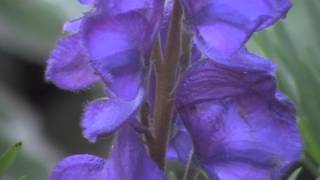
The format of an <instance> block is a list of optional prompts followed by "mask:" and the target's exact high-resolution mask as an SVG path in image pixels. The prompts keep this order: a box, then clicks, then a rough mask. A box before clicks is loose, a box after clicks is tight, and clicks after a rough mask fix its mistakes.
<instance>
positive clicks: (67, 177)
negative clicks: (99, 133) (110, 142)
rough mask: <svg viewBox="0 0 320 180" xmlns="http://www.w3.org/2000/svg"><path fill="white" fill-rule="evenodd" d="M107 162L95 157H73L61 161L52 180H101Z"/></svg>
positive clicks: (52, 175)
mask: <svg viewBox="0 0 320 180" xmlns="http://www.w3.org/2000/svg"><path fill="white" fill-rule="evenodd" d="M104 164H105V161H104V160H103V159H101V158H99V157H97V156H93V155H73V156H70V157H67V158H66V159H64V160H63V161H61V162H60V163H59V164H58V165H57V166H56V167H55V169H54V170H53V172H52V174H51V176H50V178H49V179H50V180H75V179H77V180H89V179H90V180H101V171H102V170H103V167H104Z"/></svg>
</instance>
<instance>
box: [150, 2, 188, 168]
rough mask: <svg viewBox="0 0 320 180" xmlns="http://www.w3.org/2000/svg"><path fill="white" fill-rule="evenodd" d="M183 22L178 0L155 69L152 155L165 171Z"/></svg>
mask: <svg viewBox="0 0 320 180" xmlns="http://www.w3.org/2000/svg"><path fill="white" fill-rule="evenodd" d="M181 20H182V9H181V5H180V2H179V1H178V0H175V2H174V7H173V12H172V18H171V22H170V26H169V31H168V39H167V44H166V46H165V48H166V50H165V55H164V60H163V61H162V62H161V63H160V65H159V66H156V67H155V68H156V79H157V81H156V82H157V84H156V99H155V110H154V146H153V148H152V149H151V153H150V154H151V157H152V158H153V160H154V161H155V162H156V163H157V164H158V166H159V167H160V168H161V169H165V154H166V149H167V144H168V138H169V132H170V124H171V120H172V112H173V107H174V106H173V103H174V95H175V93H174V92H173V90H174V86H175V80H176V74H177V65H178V62H179V58H180V51H181Z"/></svg>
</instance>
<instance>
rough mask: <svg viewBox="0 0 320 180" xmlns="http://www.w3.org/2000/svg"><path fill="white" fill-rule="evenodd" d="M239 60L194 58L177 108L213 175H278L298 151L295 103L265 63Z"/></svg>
mask: <svg viewBox="0 0 320 180" xmlns="http://www.w3.org/2000/svg"><path fill="white" fill-rule="evenodd" d="M249 57H250V56H249ZM255 60H257V59H255ZM237 62H239V61H234V63H233V65H231V64H232V63H226V64H220V63H219V62H217V61H213V60H206V61H202V62H199V63H196V64H194V65H193V66H192V67H191V68H190V69H189V70H188V72H187V73H186V74H185V77H184V79H183V81H182V83H181V86H180V88H179V89H178V94H177V99H178V108H179V114H180V116H181V119H182V120H183V121H184V124H185V125H186V128H187V129H188V131H189V133H190V135H191V137H192V141H193V146H194V151H195V155H196V158H197V159H198V160H199V162H201V164H202V166H203V168H204V169H205V170H206V171H207V173H208V175H209V176H210V178H211V179H231V180H233V179H234V180H236V179H280V178H281V176H283V175H284V173H285V172H286V171H287V170H288V168H289V167H290V166H292V164H293V163H295V162H297V161H298V160H299V159H300V155H301V152H302V143H301V138H300V135H299V130H298V128H297V124H296V119H295V111H294V108H293V105H292V104H291V102H290V101H289V100H288V99H287V98H286V97H285V96H283V95H282V94H281V93H280V92H278V91H276V85H275V80H274V77H273V73H270V72H269V71H268V69H269V68H266V69H265V70H261V69H260V70H259V69H256V68H255V66H252V69H250V66H247V67H246V66H243V64H242V63H241V62H240V64H237ZM254 62H255V61H254ZM191 75H192V76H191ZM182 87H183V88H182ZM194 87H197V88H199V89H201V91H197V90H196V89H195V88H194ZM187 92H188V93H189V96H190V97H189V98H188V97H186V96H185V95H186V93H187ZM184 98H188V99H187V100H184ZM270 139H272V140H270Z"/></svg>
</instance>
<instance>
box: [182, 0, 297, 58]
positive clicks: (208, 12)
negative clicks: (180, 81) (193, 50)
mask: <svg viewBox="0 0 320 180" xmlns="http://www.w3.org/2000/svg"><path fill="white" fill-rule="evenodd" d="M182 2H183V5H184V11H185V14H186V17H187V23H188V24H189V25H190V26H191V29H192V30H193V32H194V35H195V43H196V44H197V46H198V47H199V48H200V49H201V51H202V52H203V53H204V54H206V55H207V56H209V57H210V58H216V57H219V58H222V57H228V56H230V55H232V54H234V53H235V52H236V51H237V50H238V49H240V48H241V47H243V46H244V44H245V43H246V42H247V40H248V39H249V38H250V37H251V35H252V33H254V32H256V31H259V30H262V29H264V28H266V27H268V26H270V25H272V24H273V23H274V22H276V21H277V20H279V19H280V18H283V17H284V16H285V15H286V13H287V12H288V10H289V9H290V7H291V3H290V0H239V1H234V0H182Z"/></svg>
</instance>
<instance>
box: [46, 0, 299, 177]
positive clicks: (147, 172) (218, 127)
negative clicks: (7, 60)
mask: <svg viewBox="0 0 320 180" xmlns="http://www.w3.org/2000/svg"><path fill="white" fill-rule="evenodd" d="M79 1H80V3H82V4H84V5H88V6H90V7H92V10H91V11H89V12H88V13H86V14H85V15H84V16H83V17H81V18H78V19H76V20H73V21H70V22H67V23H65V25H64V31H67V32H69V35H67V36H66V37H63V38H62V39H61V40H60V41H59V42H58V43H57V47H56V49H55V50H53V52H52V53H51V56H50V59H49V62H48V66H47V70H46V79H47V80H49V81H52V82H53V83H54V84H55V85H56V86H58V87H60V88H62V89H65V90H71V91H79V90H82V89H85V88H88V87H89V86H90V85H92V84H94V83H96V82H98V81H100V82H103V83H104V85H105V88H106V94H108V96H109V97H108V98H101V99H98V100H95V101H93V102H91V103H89V104H88V105H87V106H86V108H85V112H84V115H83V118H82V121H81V127H82V128H83V136H84V137H85V138H87V139H88V140H89V141H90V142H96V141H97V139H99V138H102V137H105V136H108V135H110V134H113V133H117V137H116V138H115V139H114V141H113V148H112V150H111V153H110V155H109V158H108V159H107V160H105V159H102V158H99V157H96V156H93V155H74V156H70V157H68V158H66V159H65V160H63V161H61V162H60V163H59V164H58V165H57V167H56V168H55V170H54V171H53V173H52V176H51V180H60V179H61V180H65V179H66V180H73V179H80V180H81V179H83V180H85V179H93V180H95V179H96V180H98V179H115V180H118V179H119V180H135V179H139V180H149V179H155V180H162V179H166V178H165V175H164V173H163V172H162V171H161V170H160V169H159V168H158V166H157V165H156V164H155V162H153V161H152V160H151V159H150V158H149V156H148V151H147V149H145V146H144V144H143V142H142V138H141V137H140V135H138V134H137V132H135V130H134V128H133V127H132V126H131V125H136V124H139V122H137V121H136V116H137V114H138V113H137V112H138V110H139V108H140V105H141V103H142V102H143V101H145V103H146V107H149V108H146V109H148V111H149V112H146V113H144V116H145V117H142V118H140V119H143V120H146V121H148V119H149V120H150V119H152V118H154V117H152V116H153V115H154V114H156V113H155V112H157V113H158V114H160V113H159V112H164V114H165V113H166V112H168V114H166V115H168V116H165V117H166V118H161V117H159V118H158V117H157V118H154V119H155V121H156V123H153V122H152V121H150V122H147V123H145V122H144V124H143V125H142V124H139V128H140V130H141V129H142V130H143V132H142V133H146V134H145V139H146V141H147V144H148V147H149V149H148V150H149V151H150V154H152V157H153V158H154V159H158V161H159V162H158V164H159V165H160V166H162V164H164V163H162V162H160V161H162V160H163V157H154V156H157V155H158V154H160V156H163V155H162V154H163V153H162V152H164V151H165V148H163V149H161V148H159V147H161V146H158V145H159V144H161V143H162V142H167V141H166V139H161V136H159V133H154V134H155V136H156V137H153V135H154V134H152V132H151V133H150V132H146V131H149V129H151V130H154V132H162V131H166V130H168V129H169V127H168V129H166V125H167V124H169V123H162V122H164V121H161V120H162V119H165V120H168V119H169V118H168V117H170V112H174V116H173V118H172V119H175V131H174V133H173V137H172V139H171V141H170V145H169V147H168V149H167V156H168V158H171V159H175V160H179V161H181V162H183V163H187V161H188V158H189V156H190V153H191V152H193V153H194V155H193V156H192V157H194V158H192V160H193V163H194V164H193V167H196V169H198V167H200V168H202V169H204V170H205V171H206V172H207V174H208V175H209V177H210V179H213V180H216V179H217V180H218V179H223V180H225V179H226V180H233V179H234V180H238V179H257V180H260V179H280V178H281V177H282V176H283V175H284V173H285V172H286V171H287V170H288V169H289V168H290V167H291V166H292V164H293V163H295V162H296V161H298V160H299V158H300V155H301V151H302V145H301V140H300V136H299V132H298V128H297V125H296V121H295V111H294V108H293V106H292V104H291V102H290V101H289V100H288V99H287V98H286V97H285V96H284V95H282V93H281V92H280V91H278V90H277V87H276V82H275V78H274V72H275V67H274V65H273V64H272V63H271V62H269V61H267V60H264V59H262V58H261V57H258V56H256V55H254V54H251V53H249V52H248V51H247V50H246V49H245V43H246V42H247V41H248V39H249V38H250V37H251V35H252V34H253V33H254V32H257V31H259V30H262V29H264V28H266V27H268V26H270V25H272V24H273V23H275V22H276V21H277V20H279V19H280V18H283V17H284V16H285V15H286V13H287V11H288V10H289V9H290V7H291V3H290V0H241V1H231V0H181V2H182V5H183V11H184V15H185V21H184V22H185V23H186V24H185V25H187V26H188V27H187V28H184V29H183V30H185V31H187V30H188V31H189V30H190V32H191V33H193V37H194V38H193V41H191V43H193V44H192V45H193V48H192V50H190V51H192V54H191V58H192V59H191V60H190V62H192V65H190V66H189V67H185V66H188V65H187V63H185V62H189V60H185V59H183V58H184V57H181V59H182V60H181V61H183V60H185V61H184V63H185V64H183V65H184V67H183V68H179V67H175V63H176V62H175V61H172V62H174V63H173V65H172V66H170V65H171V61H170V63H169V61H168V59H169V60H170V59H171V60H172V58H171V56H172V57H178V55H179V53H180V54H182V53H184V54H185V55H186V54H187V53H188V52H171V50H172V49H177V50H179V49H188V48H186V47H187V46H186V47H184V48H181V47H179V46H181V45H180V44H179V43H177V42H178V41H175V42H171V41H172V39H170V37H171V38H173V39H175V38H176V37H178V36H174V35H179V36H180V35H181V33H177V34H175V33H174V30H173V29H170V28H171V27H179V25H180V24H178V23H180V19H181V18H180V17H181V16H180V15H181V8H180V7H179V4H176V3H178V2H179V1H178V0H176V1H173V0H166V1H164V0H79ZM172 11H175V12H172ZM172 17H173V19H174V20H173V21H170V19H171V18H172ZM171 23H172V24H171ZM177 29H179V28H177ZM168 32H169V33H170V36H168ZM190 32H187V33H190ZM171 33H172V34H171ZM157 37H160V39H159V41H160V45H161V49H160V50H159V51H160V52H158V51H156V53H155V54H157V53H158V56H161V58H158V59H156V60H155V61H154V62H155V63H154V66H152V65H150V62H149V61H150V56H151V51H152V48H153V47H154V42H155V41H156V40H157V39H156V38H157ZM174 37H175V38H174ZM170 40H171V41H170ZM185 42H188V41H185ZM170 43H172V44H170ZM166 45H172V46H169V47H174V48H172V49H168V47H166ZM169 52H170V53H169ZM161 53H162V54H161ZM159 54H160V55H159ZM172 54H174V55H172ZM187 55H189V54H187ZM186 57H189V56H186ZM174 59H179V58H173V60H174ZM161 60H164V61H161ZM152 62H153V61H152ZM177 64H179V63H177ZM181 64H182V63H181ZM165 65H166V66H165ZM168 65H169V66H168ZM177 66H178V65H177ZM169 67H170V68H171V67H172V71H169V70H168V71H169V72H166V69H165V68H168V69H170V68H169ZM185 68H186V69H187V70H186V72H181V71H184V69H185ZM160 70H161V71H160ZM175 70H177V71H175ZM159 73H160V74H159ZM161 73H168V74H170V76H158V75H163V74H161ZM175 75H176V76H175ZM157 76H158V77H165V78H166V79H165V78H156V77H157ZM180 77H182V78H180ZM171 78H172V79H171ZM158 80H159V81H160V82H161V81H166V82H165V83H164V82H162V83H159V82H156V81H158ZM167 82H170V83H167ZM171 82H176V83H177V85H178V87H177V89H176V88H175V87H174V88H173V89H171V86H173V85H174V84H173V83H172V85H171ZM157 85H160V87H162V86H161V85H163V86H164V88H162V89H161V88H156V86H157ZM159 89H161V91H160V90H159ZM157 91H159V92H160V93H163V95H164V96H158V95H159V94H157V93H159V92H157ZM145 92H146V93H145ZM175 94H176V97H174V95H175ZM156 96H157V97H164V98H163V99H161V100H165V101H166V98H168V99H167V100H168V102H170V103H164V102H165V101H164V102H163V103H159V102H162V101H159V100H157V101H158V104H156V103H157V101H156V100H155V97H156ZM171 98H173V99H171ZM174 98H176V99H174ZM174 100H175V101H176V102H175V104H176V109H174V108H173V109H170V107H171V105H172V104H171V101H172V102H173V101H174ZM164 106H167V107H164ZM159 109H160V110H161V111H157V110H159ZM146 111H147V110H146ZM141 114H143V113H141ZM149 125H151V127H150V128H149ZM157 125H158V126H159V127H160V128H158V129H156V128H157V127H156V126H157ZM162 125H163V127H162ZM147 126H148V127H147ZM152 126H155V127H152ZM157 130H160V131H157ZM160 135H162V134H161V133H160ZM163 137H165V138H166V137H167V134H163ZM162 140H163V141H162ZM155 142H160V143H159V144H156V143H155ZM154 147H157V148H158V149H160V150H161V151H159V152H160V153H155V152H154V151H155V149H157V148H154Z"/></svg>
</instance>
